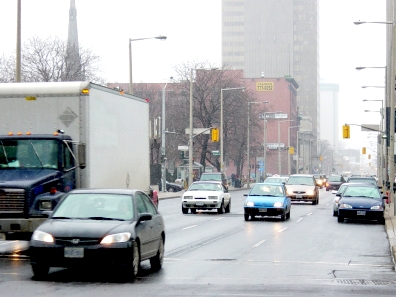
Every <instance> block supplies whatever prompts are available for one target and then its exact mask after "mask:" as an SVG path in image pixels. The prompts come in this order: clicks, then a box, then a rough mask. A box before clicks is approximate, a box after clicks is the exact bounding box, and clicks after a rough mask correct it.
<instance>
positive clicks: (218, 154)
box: [212, 151, 220, 156]
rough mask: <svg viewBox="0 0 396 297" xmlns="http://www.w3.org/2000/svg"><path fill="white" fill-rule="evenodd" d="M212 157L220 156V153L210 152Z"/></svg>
mask: <svg viewBox="0 0 396 297" xmlns="http://www.w3.org/2000/svg"><path fill="white" fill-rule="evenodd" d="M212 155H213V156H220V152H219V151H212Z"/></svg>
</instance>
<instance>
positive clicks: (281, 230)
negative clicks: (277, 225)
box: [278, 227, 289, 233]
mask: <svg viewBox="0 0 396 297" xmlns="http://www.w3.org/2000/svg"><path fill="white" fill-rule="evenodd" d="M288 228H289V227H286V228H283V229H280V230H278V232H279V233H280V232H283V231H285V230H286V229H288Z"/></svg>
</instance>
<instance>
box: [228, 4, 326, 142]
mask: <svg viewBox="0 0 396 297" xmlns="http://www.w3.org/2000/svg"><path fill="white" fill-rule="evenodd" d="M317 2H318V0H222V62H223V64H224V65H228V66H230V67H232V68H233V69H243V70H244V73H245V77H246V78H259V77H266V78H277V77H285V76H291V77H293V78H294V79H295V81H296V82H297V83H298V84H299V86H300V87H299V89H298V95H297V102H298V103H297V104H298V106H299V111H300V113H301V114H302V116H308V117H310V118H311V119H312V124H313V131H312V132H313V135H316V137H317V138H320V136H319V131H320V129H319V105H318V98H319V65H318V60H319V57H318V54H319V49H318V45H319V40H318V31H319V28H318V3H317Z"/></svg>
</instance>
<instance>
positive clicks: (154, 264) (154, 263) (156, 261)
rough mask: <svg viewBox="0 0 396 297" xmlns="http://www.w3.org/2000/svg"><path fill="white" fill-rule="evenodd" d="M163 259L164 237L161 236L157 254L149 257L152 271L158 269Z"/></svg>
mask: <svg viewBox="0 0 396 297" xmlns="http://www.w3.org/2000/svg"><path fill="white" fill-rule="evenodd" d="M163 261H164V239H163V238H162V237H161V240H160V244H159V247H158V251H157V254H156V255H155V256H154V257H152V258H150V265H151V269H152V270H154V271H158V270H160V269H161V267H162V262H163Z"/></svg>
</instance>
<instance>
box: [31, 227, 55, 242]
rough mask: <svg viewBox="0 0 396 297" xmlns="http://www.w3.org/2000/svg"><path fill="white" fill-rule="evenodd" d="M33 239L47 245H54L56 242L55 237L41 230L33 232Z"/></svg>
mask: <svg viewBox="0 0 396 297" xmlns="http://www.w3.org/2000/svg"><path fill="white" fill-rule="evenodd" d="M32 239H33V240H37V241H42V242H47V243H52V242H54V241H55V240H54V237H53V236H52V235H51V234H49V233H46V232H43V231H39V230H35V231H34V232H33V235H32Z"/></svg>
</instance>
